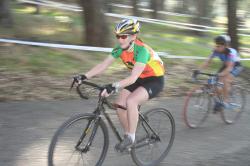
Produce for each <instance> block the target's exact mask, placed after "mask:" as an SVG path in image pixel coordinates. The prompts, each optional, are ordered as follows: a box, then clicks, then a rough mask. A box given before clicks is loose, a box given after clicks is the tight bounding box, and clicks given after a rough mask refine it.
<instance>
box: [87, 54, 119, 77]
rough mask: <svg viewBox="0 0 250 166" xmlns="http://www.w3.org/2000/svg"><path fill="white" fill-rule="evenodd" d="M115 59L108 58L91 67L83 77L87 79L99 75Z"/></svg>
mask: <svg viewBox="0 0 250 166" xmlns="http://www.w3.org/2000/svg"><path fill="white" fill-rule="evenodd" d="M114 60H115V58H114V57H113V56H111V55H110V56H108V57H107V58H106V59H105V60H104V61H103V62H102V63H99V64H98V65H96V66H95V67H93V68H92V69H91V70H89V71H88V72H87V73H85V76H86V77H87V78H88V79H89V78H92V77H94V76H96V75H98V74H101V73H102V72H104V71H105V69H107V68H108V67H109V65H111V64H112V62H114Z"/></svg>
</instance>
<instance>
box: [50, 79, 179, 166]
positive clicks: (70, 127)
mask: <svg viewBox="0 0 250 166" xmlns="http://www.w3.org/2000/svg"><path fill="white" fill-rule="evenodd" d="M75 82H76V80H75V79H74V80H73V82H72V86H71V88H72V87H73V86H74V84H75ZM81 85H85V86H90V87H92V88H94V89H95V90H96V89H97V90H99V95H98V103H97V106H96V108H95V110H94V112H93V113H85V114H78V115H75V116H73V117H71V118H69V119H68V120H67V121H66V122H64V123H63V124H62V125H61V126H60V127H59V128H58V130H57V131H56V133H55V135H54V136H53V138H52V141H51V144H50V146H49V151H48V165H49V166H57V165H60V166H62V165H88V166H92V165H96V166H101V165H102V163H103V162H104V159H105V157H106V154H107V151H108V146H109V134H108V128H107V125H106V123H104V120H103V119H104V118H105V119H106V121H107V124H108V125H109V126H110V127H111V130H112V131H113V133H114V135H115V136H116V138H117V139H118V141H120V142H121V141H122V137H121V135H120V134H119V132H118V130H117V128H116V127H115V125H114V124H113V122H112V120H111V119H110V117H109V114H108V113H107V112H106V110H105V107H104V106H107V107H108V108H111V109H117V108H121V109H124V110H126V108H125V107H123V106H121V105H118V104H113V103H111V102H109V101H108V100H107V98H105V97H102V96H101V95H100V94H101V92H102V90H103V89H104V87H102V86H99V85H97V84H95V83H92V82H88V81H82V83H81V84H78V85H77V87H76V91H77V93H78V94H79V95H80V97H81V98H83V99H88V97H87V96H86V95H85V94H84V93H83V92H82V89H83V88H82V87H81ZM84 88H86V87H84ZM174 137H175V121H174V118H173V116H172V115H171V113H170V112H169V111H168V110H167V109H165V108H154V109H151V110H148V111H146V112H145V113H141V111H139V121H138V127H137V132H136V142H135V143H134V145H133V146H132V147H130V148H128V149H127V152H128V153H129V154H130V155H131V157H132V159H133V161H134V162H135V164H136V165H138V166H156V165H158V164H159V163H160V162H161V161H162V160H163V159H164V158H165V157H166V156H167V154H168V152H169V151H170V149H171V147H172V145H173V141H174ZM152 153H153V154H152Z"/></svg>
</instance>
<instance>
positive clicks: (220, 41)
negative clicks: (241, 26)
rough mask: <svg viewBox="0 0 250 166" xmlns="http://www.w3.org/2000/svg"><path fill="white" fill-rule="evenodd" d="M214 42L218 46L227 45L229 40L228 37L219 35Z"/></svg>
mask: <svg viewBox="0 0 250 166" xmlns="http://www.w3.org/2000/svg"><path fill="white" fill-rule="evenodd" d="M214 42H215V43H216V44H219V45H228V44H230V42H231V38H230V36H228V35H219V36H217V37H215V38H214Z"/></svg>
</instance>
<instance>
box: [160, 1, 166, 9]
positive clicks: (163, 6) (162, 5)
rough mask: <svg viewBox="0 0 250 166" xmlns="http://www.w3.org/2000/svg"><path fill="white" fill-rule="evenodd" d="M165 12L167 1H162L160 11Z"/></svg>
mask: <svg viewBox="0 0 250 166" xmlns="http://www.w3.org/2000/svg"><path fill="white" fill-rule="evenodd" d="M163 10H165V0H160V2H159V11H163Z"/></svg>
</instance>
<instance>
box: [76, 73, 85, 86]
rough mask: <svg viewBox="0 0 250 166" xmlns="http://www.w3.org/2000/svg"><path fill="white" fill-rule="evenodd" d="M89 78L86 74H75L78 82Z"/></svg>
mask: <svg viewBox="0 0 250 166" xmlns="http://www.w3.org/2000/svg"><path fill="white" fill-rule="evenodd" d="M85 79H87V77H86V76H85V75H77V76H74V80H75V81H76V83H78V84H81V83H82V81H83V80H85Z"/></svg>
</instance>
